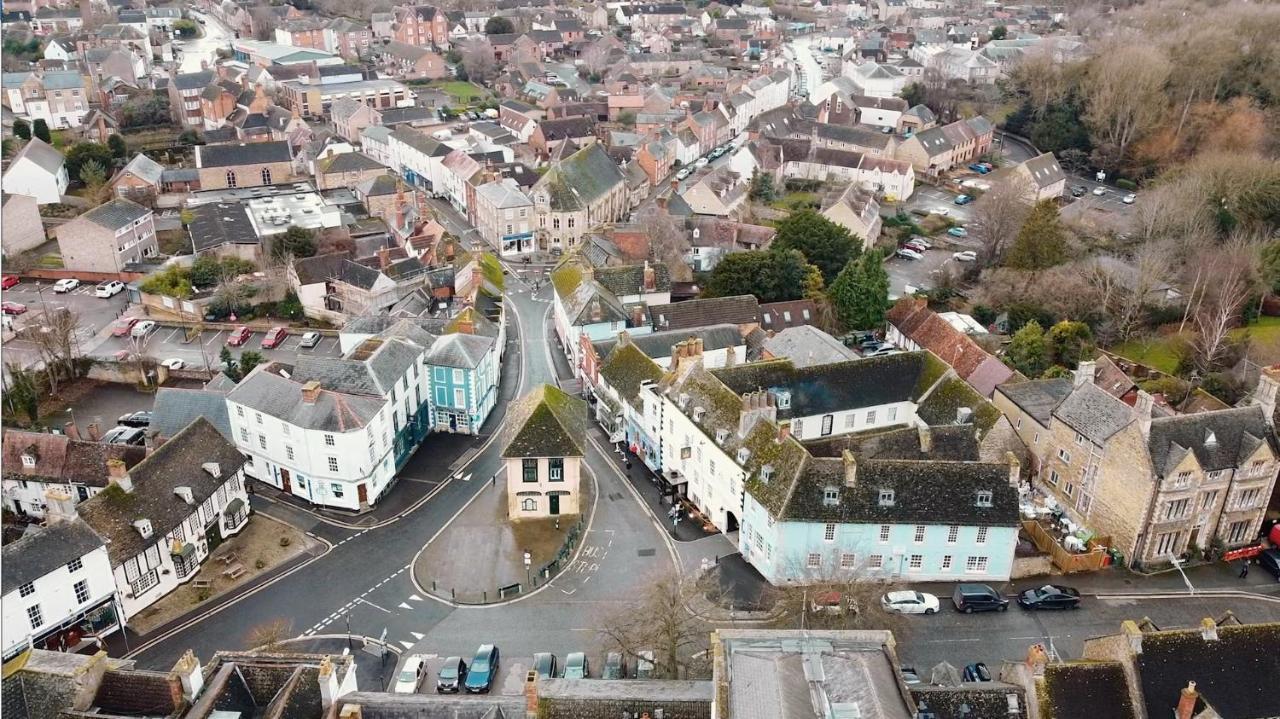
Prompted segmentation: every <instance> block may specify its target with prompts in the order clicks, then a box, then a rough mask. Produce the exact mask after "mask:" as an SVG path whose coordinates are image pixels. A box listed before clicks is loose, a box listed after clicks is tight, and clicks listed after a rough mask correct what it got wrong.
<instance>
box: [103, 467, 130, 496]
mask: <svg viewBox="0 0 1280 719" xmlns="http://www.w3.org/2000/svg"><path fill="white" fill-rule="evenodd" d="M107 479H108V484H114V485H116V486H117V487H119V488H120V489H122V490H124V491H125V492H132V491H133V480H132V479H130V478H129V472H128V471H127V470H126V469H125V466H124V460H122V459H108V460H107Z"/></svg>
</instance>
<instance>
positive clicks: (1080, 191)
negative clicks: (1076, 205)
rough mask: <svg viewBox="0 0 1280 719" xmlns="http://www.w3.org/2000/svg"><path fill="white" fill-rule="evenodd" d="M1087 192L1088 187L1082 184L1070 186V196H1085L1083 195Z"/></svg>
mask: <svg viewBox="0 0 1280 719" xmlns="http://www.w3.org/2000/svg"><path fill="white" fill-rule="evenodd" d="M1087 194H1089V188H1087V187H1085V186H1084V185H1072V186H1071V196H1072V197H1084V196H1085V195H1087Z"/></svg>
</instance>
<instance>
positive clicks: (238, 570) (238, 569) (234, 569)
mask: <svg viewBox="0 0 1280 719" xmlns="http://www.w3.org/2000/svg"><path fill="white" fill-rule="evenodd" d="M242 574H244V565H243V564H240V563H239V562H236V563H235V564H233V565H231V566H230V567H227V568H226V569H224V570H223V571H222V576H224V577H226V578H228V579H239V578H240V576H241V575H242Z"/></svg>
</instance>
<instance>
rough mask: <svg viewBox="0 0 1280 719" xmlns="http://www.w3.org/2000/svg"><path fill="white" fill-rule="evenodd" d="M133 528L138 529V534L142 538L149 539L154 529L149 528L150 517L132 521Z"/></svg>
mask: <svg viewBox="0 0 1280 719" xmlns="http://www.w3.org/2000/svg"><path fill="white" fill-rule="evenodd" d="M133 528H134V529H136V530H138V534H141V535H142V538H143V539H150V538H151V535H152V533H153V532H154V530H153V529H152V528H151V520H150V519H139V520H136V521H134V523H133Z"/></svg>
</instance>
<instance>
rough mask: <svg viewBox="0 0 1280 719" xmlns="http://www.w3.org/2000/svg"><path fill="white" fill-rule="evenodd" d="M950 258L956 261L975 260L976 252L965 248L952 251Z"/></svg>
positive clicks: (976, 257) (976, 259) (976, 258)
mask: <svg viewBox="0 0 1280 719" xmlns="http://www.w3.org/2000/svg"><path fill="white" fill-rule="evenodd" d="M951 259H953V260H955V261H956V262H977V261H978V253H977V252H974V251H973V250H965V251H963V252H953V253H952V254H951Z"/></svg>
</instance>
